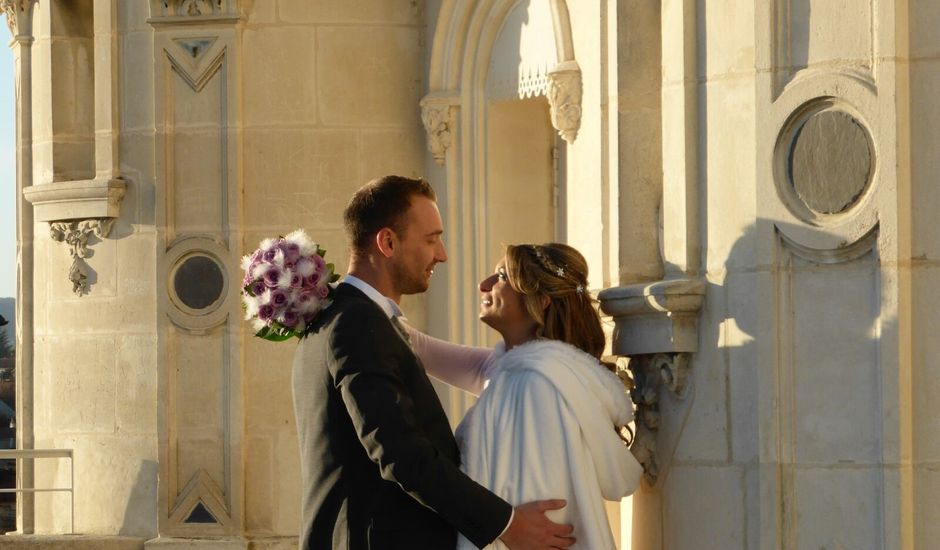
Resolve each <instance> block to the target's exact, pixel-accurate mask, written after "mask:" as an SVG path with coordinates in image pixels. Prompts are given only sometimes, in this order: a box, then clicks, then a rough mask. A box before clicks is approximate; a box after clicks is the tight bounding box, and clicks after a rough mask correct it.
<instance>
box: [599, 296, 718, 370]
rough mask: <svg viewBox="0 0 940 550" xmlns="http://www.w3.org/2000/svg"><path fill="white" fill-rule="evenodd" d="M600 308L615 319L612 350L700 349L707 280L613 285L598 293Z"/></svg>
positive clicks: (629, 352)
mask: <svg viewBox="0 0 940 550" xmlns="http://www.w3.org/2000/svg"><path fill="white" fill-rule="evenodd" d="M598 299H599V300H600V302H601V310H602V311H603V312H604V313H606V314H608V315H610V316H611V317H613V318H614V322H615V327H614V338H613V343H612V349H613V352H614V353H615V354H617V355H624V356H628V357H630V356H634V355H641V354H649V353H682V352H689V353H694V352H696V351H698V313H699V311H700V310H701V309H702V304H703V303H704V301H705V282H704V281H701V280H699V279H666V280H664V281H657V282H655V283H645V284H637V285H628V286H621V287H612V288H608V289H605V290H602V291H601V292H600V294H598Z"/></svg>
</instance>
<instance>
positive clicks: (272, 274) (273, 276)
mask: <svg viewBox="0 0 940 550" xmlns="http://www.w3.org/2000/svg"><path fill="white" fill-rule="evenodd" d="M280 278H281V271H280V270H279V269H277V268H276V267H272V268H270V269H268V270H267V271H265V272H264V277H263V280H264V285H265V286H266V287H268V288H275V287H277V281H278V279H280Z"/></svg>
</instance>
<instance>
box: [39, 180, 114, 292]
mask: <svg viewBox="0 0 940 550" xmlns="http://www.w3.org/2000/svg"><path fill="white" fill-rule="evenodd" d="M126 189H127V184H126V183H125V181H124V180H122V179H101V180H82V181H60V182H53V183H43V184H39V185H33V186H31V187H27V188H26V189H24V190H23V196H24V197H25V198H26V200H27V201H28V202H29V203H30V204H32V205H33V219H34V220H35V221H37V222H49V234H50V235H51V236H52V239H53V240H55V241H58V242H64V243H66V244H68V245H69V255H71V256H72V266H71V268H70V269H69V281H71V282H72V292H74V293H75V294H78V295H79V296H82V295H84V294H88V290H89V289H88V282H87V280H88V275H87V274H86V271H85V268H86V267H87V265H86V264H85V260H84V258H86V257H88V238H89V237H91V236H92V235H94V236H96V237H98V238H101V239H103V238H105V237H107V236H108V234H109V233H110V232H111V226H112V225H113V224H114V220H115V219H116V218H117V217H119V216H120V213H121V201H122V200H123V198H124V194H125V192H126Z"/></svg>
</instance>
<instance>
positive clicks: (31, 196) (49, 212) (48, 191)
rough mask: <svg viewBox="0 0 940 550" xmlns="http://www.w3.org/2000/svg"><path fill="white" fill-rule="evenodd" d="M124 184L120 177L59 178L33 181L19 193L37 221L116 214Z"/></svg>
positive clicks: (100, 216)
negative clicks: (77, 179)
mask: <svg viewBox="0 0 940 550" xmlns="http://www.w3.org/2000/svg"><path fill="white" fill-rule="evenodd" d="M126 190H127V184H126V183H125V182H124V181H123V180H120V179H96V180H81V181H62V182H53V183H42V184H39V185H33V186H31V187H27V188H26V189H24V190H23V196H24V197H25V198H26V200H27V201H29V202H30V203H31V204H32V205H33V216H34V218H35V220H36V221H38V222H53V221H62V220H82V219H89V218H117V217H118V216H119V215H120V211H121V200H123V198H124V194H125V192H126Z"/></svg>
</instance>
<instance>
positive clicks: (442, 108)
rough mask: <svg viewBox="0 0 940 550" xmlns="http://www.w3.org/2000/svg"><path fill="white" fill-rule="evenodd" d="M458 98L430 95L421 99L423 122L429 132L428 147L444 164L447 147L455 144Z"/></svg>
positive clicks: (438, 161) (440, 162)
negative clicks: (454, 134)
mask: <svg viewBox="0 0 940 550" xmlns="http://www.w3.org/2000/svg"><path fill="white" fill-rule="evenodd" d="M456 105H457V98H456V97H454V96H445V95H434V94H431V95H428V96H426V97H425V98H424V99H422V100H421V122H422V123H423V124H424V130H425V131H426V132H427V133H428V149H429V150H430V151H431V154H432V155H434V160H435V161H436V162H437V163H438V164H444V158H445V157H446V155H447V149H448V148H449V147H450V146H451V145H452V144H453V133H454V130H455V119H456V117H455V112H456Z"/></svg>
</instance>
